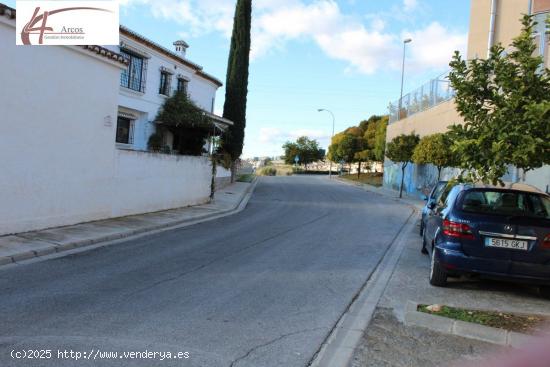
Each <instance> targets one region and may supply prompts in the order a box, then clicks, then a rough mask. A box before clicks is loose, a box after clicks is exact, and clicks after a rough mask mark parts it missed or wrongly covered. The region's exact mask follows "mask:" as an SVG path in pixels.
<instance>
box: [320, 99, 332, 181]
mask: <svg viewBox="0 0 550 367" xmlns="http://www.w3.org/2000/svg"><path fill="white" fill-rule="evenodd" d="M317 111H318V112H328V113H330V115H331V116H332V135H331V137H330V142H331V143H332V138H333V137H334V122H335V118H334V114H333V113H332V111H329V110H326V109H324V108H319V109H318V110H317ZM329 147H330V144H329ZM327 154H328V151H327ZM328 162H329V169H328V178H329V179H330V178H332V161H331V160H330V159H329V160H328Z"/></svg>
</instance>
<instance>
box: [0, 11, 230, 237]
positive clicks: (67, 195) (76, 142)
mask: <svg viewBox="0 0 550 367" xmlns="http://www.w3.org/2000/svg"><path fill="white" fill-rule="evenodd" d="M15 20H16V11H15V9H12V8H10V7H8V6H6V5H4V4H1V3H0V45H2V46H1V52H0V70H2V71H3V72H2V75H1V76H0V96H1V97H0V157H1V159H0V172H1V174H0V235H6V234H13V233H20V232H26V231H32V230H39V229H44V228H50V227H57V226H63V225H71V224H76V223H81V222H88V221H93V220H99V219H105V218H111V217H118V216H125V215H132V214H140V213H146V212H152V211H159V210H166V209H172V208H178V207H184V206H189V205H196V204H201V203H205V202H207V201H208V200H209V196H210V183H211V180H212V166H211V163H210V159H209V158H208V157H207V156H199V157H192V156H183V155H174V154H160V153H151V152H147V151H146V150H145V149H146V143H147V138H148V134H150V133H151V131H153V130H154V123H152V122H153V121H154V117H155V115H156V112H157V110H158V108H159V107H160V105H161V104H162V102H163V100H164V98H166V97H163V93H159V92H160V91H164V92H165V93H166V95H168V94H170V93H171V91H173V90H174V89H175V88H178V87H179V88H187V89H188V92H189V94H190V96H191V99H193V100H194V101H195V103H196V104H197V105H199V106H200V107H201V108H202V109H204V110H205V113H208V114H210V113H211V111H212V103H213V98H215V93H216V90H217V89H218V87H219V86H220V84H221V83H220V82H219V81H218V80H217V79H216V78H214V77H212V76H210V75H208V74H206V73H204V71H202V69H201V68H200V67H199V66H198V65H196V64H194V63H192V62H190V61H187V60H186V59H185V57H184V56H183V54H181V55H178V54H176V53H175V52H172V51H169V50H167V49H164V48H162V47H161V46H159V45H156V44H154V43H153V42H152V41H147V40H145V39H144V38H143V37H141V36H137V35H135V34H134V33H133V32H131V31H129V30H127V29H126V28H122V29H121V45H120V48H119V47H114V48H113V47H109V48H106V47H101V46H16V43H15V40H16V30H15ZM176 46H183V44H179V43H178V45H176ZM128 54H131V55H134V56H133V58H132V57H128ZM138 57H141V69H139V68H138V66H139V65H140V61H137V60H138ZM138 70H141V74H138V73H139V71H138ZM161 75H163V76H161ZM138 76H139V78H138ZM161 79H162V80H163V81H162V83H161ZM125 80H126V81H127V82H128V83H129V84H126V87H125V86H122V85H121V84H122V82H123V81H125ZM180 80H181V82H180ZM163 83H164V86H163V88H162V89H161V84H163ZM211 117H212V119H216V124H217V125H218V127H219V128H224V127H226V126H228V125H229V124H230V122H229V121H227V120H224V119H221V118H219V117H215V116H211ZM124 121H128V125H124ZM124 129H127V131H124ZM125 136H127V138H128V140H127V141H123V142H121V143H117V141H118V140H122V139H123V137H125ZM167 138H169V137H167ZM222 174H223V171H222Z"/></svg>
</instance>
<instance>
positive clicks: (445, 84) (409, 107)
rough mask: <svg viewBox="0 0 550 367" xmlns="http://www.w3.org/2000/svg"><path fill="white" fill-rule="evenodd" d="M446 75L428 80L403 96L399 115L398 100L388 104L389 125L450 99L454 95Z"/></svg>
mask: <svg viewBox="0 0 550 367" xmlns="http://www.w3.org/2000/svg"><path fill="white" fill-rule="evenodd" d="M448 75H449V73H448V72H446V73H444V74H441V75H440V76H439V77H437V78H435V79H432V80H430V81H429V82H428V83H426V84H424V85H423V86H421V87H420V88H418V89H416V90H414V91H412V92H411V93H409V94H407V95H405V96H403V99H402V103H401V112H400V113H398V110H399V105H400V103H399V100H397V101H396V102H394V103H390V106H389V113H390V121H389V123H390V124H391V123H394V122H396V121H399V120H402V119H404V118H407V117H409V116H412V115H414V114H415V113H418V112H422V111H426V110H427V109H429V108H432V107H434V106H436V105H438V104H440V103H441V102H445V101H448V100H450V99H452V98H453V97H454V95H455V93H454V90H453V89H452V87H451V83H450V81H449V78H448Z"/></svg>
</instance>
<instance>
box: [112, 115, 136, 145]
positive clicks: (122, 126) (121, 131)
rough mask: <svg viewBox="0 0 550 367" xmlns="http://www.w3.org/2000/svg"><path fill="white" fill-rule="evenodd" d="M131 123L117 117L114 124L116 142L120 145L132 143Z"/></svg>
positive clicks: (127, 119)
mask: <svg viewBox="0 0 550 367" xmlns="http://www.w3.org/2000/svg"><path fill="white" fill-rule="evenodd" d="M133 125H134V123H133V121H132V120H130V119H129V118H126V117H122V116H119V117H118V119H117V123H116V142H117V143H122V144H132V143H133Z"/></svg>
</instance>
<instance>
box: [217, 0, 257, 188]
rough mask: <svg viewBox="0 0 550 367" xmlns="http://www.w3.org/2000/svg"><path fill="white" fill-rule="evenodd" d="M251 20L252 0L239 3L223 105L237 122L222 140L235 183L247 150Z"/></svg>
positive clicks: (226, 113)
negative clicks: (239, 159)
mask: <svg viewBox="0 0 550 367" xmlns="http://www.w3.org/2000/svg"><path fill="white" fill-rule="evenodd" d="M251 21H252V0H237V5H236V7H235V17H234V20H233V34H232V36H231V47H230V50H229V60H228V62H227V80H226V84H225V88H226V89H225V103H224V106H223V117H225V118H227V119H229V120H231V121H233V123H234V125H233V126H230V127H229V129H228V130H227V132H226V133H225V134H224V137H223V140H222V151H223V152H224V153H225V154H228V155H229V156H230V158H231V162H232V163H231V173H232V174H231V181H233V180H234V178H235V161H236V160H237V159H238V158H239V157H240V156H241V154H242V151H243V143H244V129H245V126H246V98H247V94H248V65H249V57H250V28H251Z"/></svg>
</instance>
